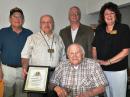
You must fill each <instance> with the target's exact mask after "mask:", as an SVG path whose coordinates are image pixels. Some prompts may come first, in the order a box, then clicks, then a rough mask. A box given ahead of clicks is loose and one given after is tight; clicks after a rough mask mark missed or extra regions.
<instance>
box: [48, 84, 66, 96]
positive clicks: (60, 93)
mask: <svg viewBox="0 0 130 97" xmlns="http://www.w3.org/2000/svg"><path fill="white" fill-rule="evenodd" d="M49 88H50V89H51V90H54V91H55V92H56V94H57V95H58V97H67V90H66V89H65V88H62V87H60V86H58V85H56V84H54V83H50V84H49Z"/></svg>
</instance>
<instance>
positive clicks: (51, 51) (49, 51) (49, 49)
mask: <svg viewBox="0 0 130 97" xmlns="http://www.w3.org/2000/svg"><path fill="white" fill-rule="evenodd" d="M40 33H41V35H42V37H43V39H44V40H45V42H46V45H47V46H48V53H50V58H51V57H52V53H54V49H53V48H52V47H53V43H54V35H53V40H52V44H51V46H49V43H48V42H47V40H46V38H45V37H44V35H43V34H42V32H41V31H40Z"/></svg>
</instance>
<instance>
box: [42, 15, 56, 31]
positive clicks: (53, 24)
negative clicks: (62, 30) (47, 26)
mask: <svg viewBox="0 0 130 97" xmlns="http://www.w3.org/2000/svg"><path fill="white" fill-rule="evenodd" d="M46 16H47V17H49V18H50V19H51V21H52V28H53V30H54V26H55V23H54V18H53V17H52V16H51V15H49V14H46V15H43V16H41V17H40V22H41V20H42V18H43V17H46Z"/></svg>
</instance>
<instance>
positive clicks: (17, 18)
mask: <svg viewBox="0 0 130 97" xmlns="http://www.w3.org/2000/svg"><path fill="white" fill-rule="evenodd" d="M10 23H11V26H12V27H15V28H19V27H22V25H23V23H24V18H23V16H22V15H21V13H19V12H15V13H13V14H12V15H11V16H10Z"/></svg>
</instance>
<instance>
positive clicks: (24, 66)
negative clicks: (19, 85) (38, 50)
mask: <svg viewBox="0 0 130 97" xmlns="http://www.w3.org/2000/svg"><path fill="white" fill-rule="evenodd" d="M21 61H22V75H23V78H25V76H26V74H27V67H28V64H29V59H27V58H22V59H21Z"/></svg>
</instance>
